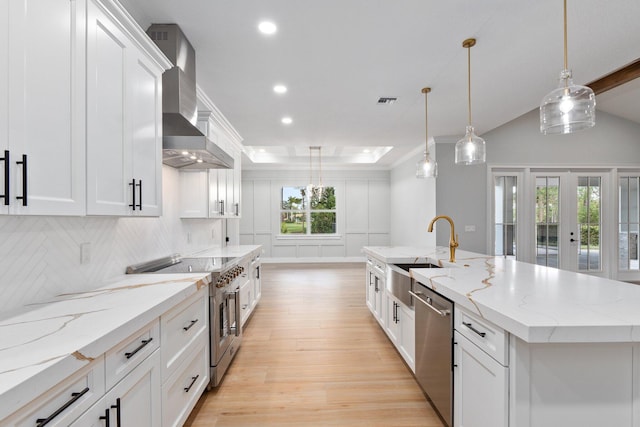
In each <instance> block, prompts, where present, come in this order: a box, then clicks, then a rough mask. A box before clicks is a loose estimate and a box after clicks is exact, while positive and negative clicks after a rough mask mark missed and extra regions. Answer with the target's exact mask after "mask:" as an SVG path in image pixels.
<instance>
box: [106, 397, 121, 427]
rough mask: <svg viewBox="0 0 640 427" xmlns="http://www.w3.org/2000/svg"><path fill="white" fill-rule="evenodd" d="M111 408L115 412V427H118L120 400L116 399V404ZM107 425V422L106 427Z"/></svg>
mask: <svg viewBox="0 0 640 427" xmlns="http://www.w3.org/2000/svg"><path fill="white" fill-rule="evenodd" d="M111 408H112V409H115V410H116V426H117V427H120V398H117V399H116V404H115V405H111ZM108 425H109V422H108V421H107V426H108Z"/></svg>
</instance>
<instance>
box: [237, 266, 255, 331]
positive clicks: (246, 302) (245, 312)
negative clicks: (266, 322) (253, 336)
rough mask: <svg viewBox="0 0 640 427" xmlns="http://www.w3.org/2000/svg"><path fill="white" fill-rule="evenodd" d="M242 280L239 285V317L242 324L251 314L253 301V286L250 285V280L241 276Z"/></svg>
mask: <svg viewBox="0 0 640 427" xmlns="http://www.w3.org/2000/svg"><path fill="white" fill-rule="evenodd" d="M242 280H244V282H243V283H242V284H241V285H240V319H241V321H242V326H243V327H244V324H245V322H246V321H247V319H248V318H249V315H250V314H251V309H252V308H253V307H252V301H253V287H252V286H251V280H249V279H248V277H247V278H246V280H245V279H244V278H243V279H242Z"/></svg>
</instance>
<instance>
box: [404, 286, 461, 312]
mask: <svg viewBox="0 0 640 427" xmlns="http://www.w3.org/2000/svg"><path fill="white" fill-rule="evenodd" d="M409 294H410V295H411V296H413V297H414V298H415V299H417V300H418V301H420V302H421V303H423V304H424V305H426V306H427V307H429V308H430V309H431V310H433V311H435V312H436V313H438V314H439V315H440V316H442V317H446V316H448V315H450V314H451V310H440V309H438V308H436V307H434V306H433V305H432V304H431V303H430V302H429V301H426V300H424V299H422V297H423V296H426V295H425V294H423V293H422V292H413V291H409ZM427 298H429V297H427ZM429 299H431V298H429Z"/></svg>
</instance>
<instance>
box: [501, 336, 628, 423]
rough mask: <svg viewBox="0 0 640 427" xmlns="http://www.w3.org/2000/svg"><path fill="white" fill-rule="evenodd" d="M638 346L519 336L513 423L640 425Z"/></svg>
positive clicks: (514, 346) (514, 345) (515, 342)
mask: <svg viewBox="0 0 640 427" xmlns="http://www.w3.org/2000/svg"><path fill="white" fill-rule="evenodd" d="M637 350H638V346H637V344H632V343H575V344H554V343H548V344H529V343H525V342H524V341H522V340H520V339H514V340H513V342H512V352H513V353H514V354H515V357H513V358H512V364H511V370H512V384H511V424H510V425H512V426H518V427H521V426H522V427H542V426H545V427H548V426H576V427H578V426H579V427H597V426H616V427H631V426H634V427H637V426H639V425H640V418H639V417H638V415H639V414H640V413H639V412H638V409H640V408H639V403H640V402H639V400H638V392H639V390H638V387H639V386H640V383H639V382H638V381H637V379H638V370H639V368H640V367H639V366H638V364H637V362H638V355H637ZM634 353H636V354H634ZM634 378H635V379H636V380H635V381H634Z"/></svg>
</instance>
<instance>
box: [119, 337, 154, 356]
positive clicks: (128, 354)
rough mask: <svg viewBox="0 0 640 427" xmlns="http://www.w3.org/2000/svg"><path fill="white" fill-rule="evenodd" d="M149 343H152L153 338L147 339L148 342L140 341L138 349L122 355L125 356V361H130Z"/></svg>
mask: <svg viewBox="0 0 640 427" xmlns="http://www.w3.org/2000/svg"><path fill="white" fill-rule="evenodd" d="M151 341H153V337H149V339H148V340H142V341H141V344H140V345H139V346H138V348H136V349H135V350H133V351H131V352H129V353H125V354H124V355H125V356H126V358H127V359H131V358H132V357H133V355H134V354H136V353H137V352H139V351H140V350H142V349H143V348H145V347H146V345H147V344H149V343H150V342H151Z"/></svg>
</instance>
